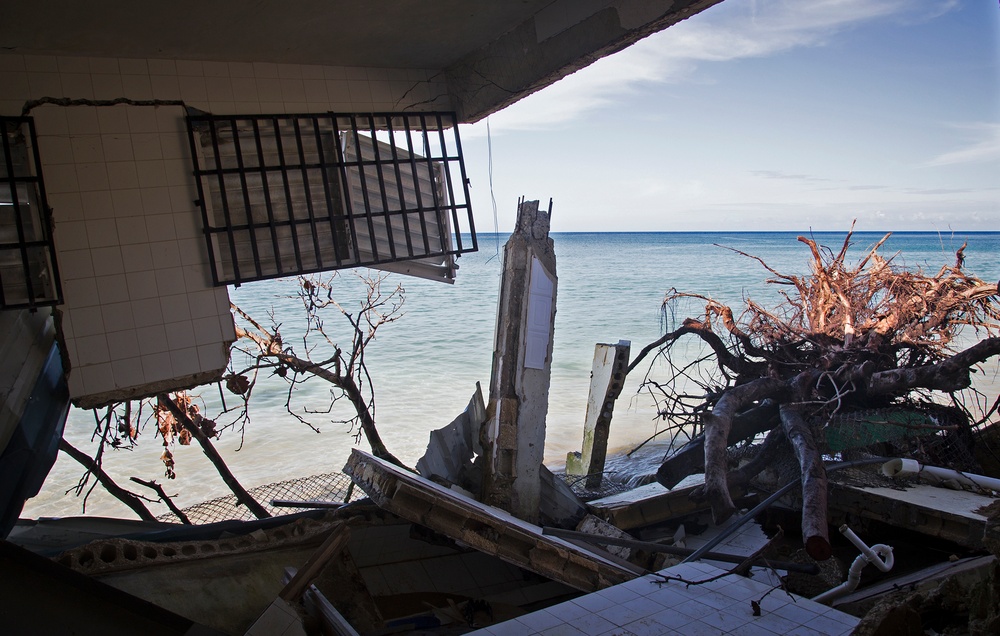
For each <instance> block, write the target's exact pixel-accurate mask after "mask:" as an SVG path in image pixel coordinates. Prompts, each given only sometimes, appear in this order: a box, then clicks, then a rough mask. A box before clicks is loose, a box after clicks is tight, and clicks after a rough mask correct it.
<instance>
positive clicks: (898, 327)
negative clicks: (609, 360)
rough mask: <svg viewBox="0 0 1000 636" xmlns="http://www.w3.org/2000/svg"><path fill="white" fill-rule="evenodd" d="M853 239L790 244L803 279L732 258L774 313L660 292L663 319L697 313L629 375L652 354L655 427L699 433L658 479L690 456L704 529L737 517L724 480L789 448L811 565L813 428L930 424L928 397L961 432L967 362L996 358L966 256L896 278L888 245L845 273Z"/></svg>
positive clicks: (999, 320) (820, 476)
mask: <svg viewBox="0 0 1000 636" xmlns="http://www.w3.org/2000/svg"><path fill="white" fill-rule="evenodd" d="M851 236H852V234H851V233H849V234H848V235H847V238H846V239H845V241H844V244H843V246H842V247H841V249H840V250H839V251H838V252H837V253H834V252H832V251H831V250H828V249H826V248H824V247H822V246H819V245H817V244H816V242H815V241H813V240H812V239H810V238H806V237H799V239H798V240H799V241H800V242H802V243H804V244H805V245H806V246H808V248H809V250H810V253H811V255H812V259H811V273H810V275H808V276H793V275H788V274H783V273H781V272H778V271H776V270H774V269H773V268H771V267H769V266H768V265H767V264H766V263H764V262H763V261H762V260H761V259H759V258H757V257H754V256H751V255H749V254H745V253H743V252H738V253H739V254H742V255H743V256H747V257H749V258H752V259H754V260H756V261H758V262H759V263H760V264H761V265H762V266H763V267H764V268H765V269H766V270H767V271H768V272H769V273H770V274H771V278H770V279H769V280H768V283H771V284H776V285H781V286H783V289H784V291H782V292H781V296H782V297H783V298H784V300H783V301H782V302H781V303H779V304H778V306H777V307H774V308H765V307H763V306H762V305H760V304H758V303H756V302H754V301H753V300H751V299H747V300H746V307H745V309H744V310H743V312H742V313H740V314H739V315H736V314H735V313H734V312H733V310H732V309H731V308H730V307H728V306H725V305H723V304H721V303H719V302H718V301H715V300H713V299H711V298H708V297H706V296H701V295H697V294H689V293H682V292H678V291H676V290H671V291H670V292H669V293H668V294H667V297H666V299H665V301H664V311H665V313H667V314H668V317H669V316H672V315H674V314H675V313H676V311H677V309H678V305H679V303H682V302H687V303H691V302H698V303H704V305H703V307H704V313H703V315H701V316H698V317H691V318H687V319H685V320H683V321H682V324H681V325H680V327H678V328H677V329H675V330H673V331H670V332H668V333H667V334H665V335H664V336H663V337H662V338H660V339H659V340H657V341H656V342H654V343H652V344H650V345H649V346H647V347H645V348H644V349H643V350H642V351H641V352H640V354H639V356H637V359H636V360H635V361H633V363H632V365H631V366H630V370H631V369H632V368H635V366H636V365H637V364H638V363H639V361H640V360H642V359H643V358H644V357H645V356H647V355H648V354H650V353H652V352H654V351H655V352H656V359H658V360H663V361H665V362H666V367H667V374H668V376H667V379H666V380H665V381H664V380H663V379H661V378H660V377H654V371H653V369H654V368H655V367H653V366H651V367H650V371H649V372H647V376H646V382H645V383H644V386H645V387H646V388H647V389H648V390H649V391H650V392H651V393H652V394H653V395H654V396H657V398H658V402H659V405H660V415H661V417H662V418H663V419H665V420H668V421H669V422H672V425H671V426H670V427H668V429H671V427H672V428H673V429H676V431H678V434H679V432H680V431H687V433H686V434H688V435H691V433H690V431H691V428H692V425H693V426H694V429H695V433H698V429H699V428H700V431H701V437H700V438H699V437H695V438H694V439H693V440H692V442H690V443H689V444H688V445H686V446H685V447H684V448H683V449H682V450H681V451H680V452H679V453H677V454H676V455H675V456H673V457H670V458H668V459H667V460H666V461H665V462H664V464H663V465H662V466H661V468H660V470H659V471H658V473H657V481H659V482H660V483H661V484H663V485H665V486H667V487H672V486H673V485H675V484H676V483H678V482H679V481H680V479H682V478H683V477H685V476H686V475H687V474H691V473H693V472H697V470H698V469H700V468H701V466H700V465H699V461H698V458H697V457H695V454H696V453H697V450H698V449H699V447H700V448H701V450H702V451H703V458H704V459H703V465H704V472H705V486H704V488H702V489H700V490H699V491H697V492H696V493H695V495H696V496H699V495H700V496H704V497H707V498H708V500H709V502H710V504H711V508H712V513H713V518H714V519H715V521H716V523H721V522H722V521H724V520H725V519H726V518H728V517H729V516H730V515H731V514H732V513H733V512H734V510H735V506H734V505H733V501H732V498H731V496H730V483H729V480H730V478H731V477H732V478H734V479H736V480H737V481H738V482H740V483H738V484H736V485H743V483H745V481H746V480H748V479H750V478H752V477H753V475H755V474H756V473H757V472H759V471H760V469H762V468H763V467H764V466H765V465H766V464H767V458H768V457H772V456H773V455H772V453H773V449H774V448H776V446H777V445H778V444H779V443H780V442H781V440H782V438H784V439H787V440H788V442H789V443H790V444H791V448H792V449H793V451H794V454H795V457H796V459H797V460H798V463H799V467H800V469H801V481H802V490H803V521H802V530H803V540H804V541H805V543H806V546H807V550H808V551H809V553H810V554H811V555H812V556H813V557H814V558H817V559H822V558H827V557H828V556H829V554H830V547H829V540H828V530H827V522H826V496H827V483H826V474H825V471H824V469H823V456H822V454H823V451H824V441H825V440H824V439H822V438H816V433H817V431H818V430H819V429H821V428H822V427H823V425H824V424H825V423H827V422H828V421H829V420H830V418H831V417H833V416H834V415H836V416H838V417H840V416H843V415H845V414H850V413H852V412H854V411H864V410H868V409H875V408H887V407H906V408H908V409H912V410H916V411H926V412H927V413H928V415H932V413H933V410H932V409H933V406H932V405H933V403H934V402H935V399H934V396H933V395H931V394H932V393H933V392H939V393H943V394H945V396H944V397H946V398H948V399H949V400H950V401H951V403H952V404H954V405H956V406H958V407H959V408H958V409H956V410H958V411H959V412H960V413H964V414H965V415H966V417H965V423H964V426H965V427H966V429H967V428H968V426H970V424H971V422H972V421H973V420H974V418H973V416H972V414H971V413H970V411H969V410H968V407H965V406H964V405H966V404H972V403H974V402H975V400H972V399H969V398H970V397H971V395H974V393H973V394H970V395H969V396H966V395H964V394H963V393H962V392H963V391H967V390H970V387H973V383H972V377H971V373H972V372H973V370H974V369H975V367H976V366H977V365H979V364H981V363H983V362H986V361H988V360H990V359H991V358H993V357H996V356H998V355H1000V337H998V333H1000V297H998V295H997V285H996V284H992V283H986V282H984V281H982V280H980V279H978V278H976V277H974V276H972V275H970V274H968V273H966V272H965V271H963V269H962V267H963V265H964V249H965V246H963V247H962V248H961V249H960V250H958V252H957V254H956V259H955V264H954V265H951V266H946V267H942V268H941V269H940V270H939V271H938V272H937V273H935V274H932V275H926V274H924V273H922V272H920V271H909V270H905V269H901V268H896V267H894V266H893V265H892V262H891V259H885V258H883V257H882V256H881V255H880V254H879V253H878V249H879V248H880V247H881V246H882V245H883V244H884V242H885V240H886V239H887V238H888V235H886V236H885V237H883V239H882V240H881V241H879V242H878V243H877V244H876V245H875V246H874V247H872V248H871V249H869V250H868V251H867V252H866V253H865V255H864V256H863V257H862V258H861V260H860V261H859V262H858V263H857V264H856V265H854V266H848V265H847V263H846V255H847V251H848V247H849V246H850V241H851ZM963 329H966V330H970V331H972V330H974V332H975V333H976V335H977V336H978V337H979V342H973V343H971V344H970V345H969V346H966V347H965V348H964V349H962V348H959V347H956V346H955V345H956V344H958V343H959V342H962V341H961V340H959V339H958V338H959V336H960V334H961V333H962V330H963ZM692 337H693V338H696V339H699V340H701V341H702V342H703V343H704V344H705V345H706V350H707V351H708V352H709V353H708V354H707V355H706V356H705V357H704V358H701V359H699V360H695V361H694V362H692V361H691V360H690V359H686V358H682V357H680V356H677V357H676V359H675V358H673V357H672V356H671V353H672V351H673V346H674V345H675V344H676V343H677V342H679V341H680V340H681V339H682V338H692ZM963 337H964V336H963ZM971 390H973V391H974V389H971ZM938 401H941V400H940V399H938ZM763 404H773V405H777V410H778V411H779V413H780V415H779V416H777V417H776V416H775V415H774V409H775V406H771V407H770V408H771V409H772V410H771V411H770V412H769V413H767V414H764V415H763V416H761V411H760V409H761V408H762V405H763ZM986 415H987V414H982V417H983V418H985V417H986ZM758 417H759V419H758ZM975 421H980V420H975ZM737 423H739V424H740V431H739V432H738V433H737V432H736V428H737ZM744 425H747V428H744V427H743V426H744ZM946 428H947V427H946ZM768 430H771V431H772V434H769V436H768V444H767V445H765V447H764V451H763V452H764V453H765V454H764V455H763V457H760V456H759V457H758V459H757V460H756V461H754V462H751V464H750V465H747V466H744V468H743V469H738V470H736V471H734V472H732V473H730V472H729V471H730V467H729V465H728V452H727V451H728V449H729V448H730V447H731V446H732V445H733V444H734V443H736V442H739V441H741V440H745V439H747V438H748V437H752V436H753V435H755V434H758V433H762V432H765V431H768ZM940 430H944V429H940ZM925 432H926V430H925ZM932 434H933V432H932ZM675 439H676V435H675Z"/></svg>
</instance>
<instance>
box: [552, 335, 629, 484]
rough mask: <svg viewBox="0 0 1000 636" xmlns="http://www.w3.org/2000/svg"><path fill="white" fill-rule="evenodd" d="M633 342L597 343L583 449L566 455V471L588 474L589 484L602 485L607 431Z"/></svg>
mask: <svg viewBox="0 0 1000 636" xmlns="http://www.w3.org/2000/svg"><path fill="white" fill-rule="evenodd" d="M630 349H631V343H630V342H629V341H628V340H621V341H619V342H618V344H616V345H611V344H598V345H595V346H594V366H593V367H592V369H591V372H590V393H589V395H588V396H587V415H586V419H585V420H584V424H583V449H582V451H581V452H572V453H568V454H567V455H566V473H567V474H570V475H589V477H588V478H587V487H588V488H600V486H601V477H602V474H603V472H604V461H605V459H606V458H607V455H608V434H609V433H610V432H611V415H612V413H613V412H614V408H615V400H617V399H618V396H619V395H621V392H622V387H623V386H624V385H625V372H626V369H627V368H628V358H629V351H630Z"/></svg>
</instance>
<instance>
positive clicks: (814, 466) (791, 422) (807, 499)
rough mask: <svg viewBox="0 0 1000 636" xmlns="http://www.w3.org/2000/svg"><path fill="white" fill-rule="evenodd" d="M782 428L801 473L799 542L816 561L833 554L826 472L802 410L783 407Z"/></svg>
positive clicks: (785, 405) (794, 406) (781, 411)
mask: <svg viewBox="0 0 1000 636" xmlns="http://www.w3.org/2000/svg"><path fill="white" fill-rule="evenodd" d="M780 413H781V426H782V428H783V429H784V431H785V437H786V438H787V439H788V442H789V443H790V444H791V445H792V449H793V450H794V451H795V457H796V458H797V459H798V460H799V467H800V469H801V470H802V540H803V542H804V543H805V546H806V552H808V553H809V556H811V557H812V558H814V559H816V560H817V561H825V560H827V559H829V558H830V556H831V554H833V550H832V548H831V547H830V533H829V528H828V526H827V517H826V487H827V482H826V468H825V467H824V466H823V457H822V455H820V452H819V448H818V447H817V446H816V440H815V439H814V438H813V434H812V431H811V430H810V429H809V425H808V424H807V423H806V421H805V419H804V418H803V417H802V412H801V407H798V406H796V405H794V404H782V405H781V407H780Z"/></svg>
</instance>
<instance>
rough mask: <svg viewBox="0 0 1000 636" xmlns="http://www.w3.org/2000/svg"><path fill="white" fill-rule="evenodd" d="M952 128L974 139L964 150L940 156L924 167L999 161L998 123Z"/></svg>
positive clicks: (999, 130)
mask: <svg viewBox="0 0 1000 636" xmlns="http://www.w3.org/2000/svg"><path fill="white" fill-rule="evenodd" d="M953 127H954V128H958V129H962V130H965V131H968V133H969V135H970V136H971V137H973V138H974V139H973V140H972V141H970V142H969V144H968V145H967V146H965V147H964V148H959V149H957V150H952V151H950V152H946V153H943V154H940V155H938V156H937V157H934V158H933V159H931V160H930V161H928V162H927V163H926V164H925V165H927V166H931V167H933V166H951V165H955V164H965V163H985V162H989V161H1000V123H975V124H954V125H953Z"/></svg>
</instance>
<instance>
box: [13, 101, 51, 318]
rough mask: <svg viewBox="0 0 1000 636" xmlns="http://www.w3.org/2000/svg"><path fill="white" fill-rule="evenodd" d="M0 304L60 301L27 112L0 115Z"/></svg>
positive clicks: (32, 305) (48, 213)
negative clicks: (16, 115)
mask: <svg viewBox="0 0 1000 636" xmlns="http://www.w3.org/2000/svg"><path fill="white" fill-rule="evenodd" d="M0 127H2V129H3V134H2V135H0V138H2V139H0V143H2V145H3V148H2V155H3V156H2V161H0V309H15V308H30V309H35V308H36V307H41V306H47V305H58V304H60V303H62V287H61V285H60V283H59V270H58V268H57V267H56V254H55V247H54V245H53V243H52V214H51V210H50V209H49V206H48V204H47V202H46V200H45V189H44V188H43V187H42V177H41V174H42V165H41V162H40V160H39V157H38V152H37V148H38V139H37V138H36V136H35V124H34V120H33V119H32V118H31V117H0Z"/></svg>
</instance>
